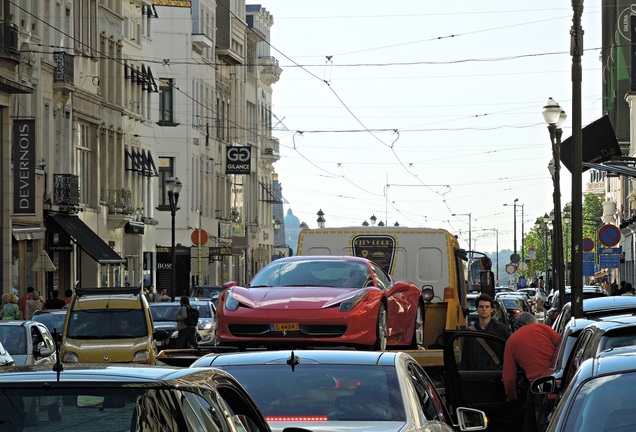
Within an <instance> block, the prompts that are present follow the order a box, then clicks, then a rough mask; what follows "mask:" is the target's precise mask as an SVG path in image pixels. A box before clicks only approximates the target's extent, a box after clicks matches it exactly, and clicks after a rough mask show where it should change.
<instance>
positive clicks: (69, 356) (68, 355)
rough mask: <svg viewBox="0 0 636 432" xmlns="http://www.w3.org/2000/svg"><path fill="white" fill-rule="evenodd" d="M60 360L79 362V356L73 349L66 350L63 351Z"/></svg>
mask: <svg viewBox="0 0 636 432" xmlns="http://www.w3.org/2000/svg"><path fill="white" fill-rule="evenodd" d="M62 362H64V363H79V356H78V355H77V354H76V353H74V352H73V351H66V352H65V353H64V357H63V358H62Z"/></svg>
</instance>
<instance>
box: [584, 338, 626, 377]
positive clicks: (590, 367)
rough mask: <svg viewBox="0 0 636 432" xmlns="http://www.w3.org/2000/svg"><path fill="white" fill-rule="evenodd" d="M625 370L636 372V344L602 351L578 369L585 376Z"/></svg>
mask: <svg viewBox="0 0 636 432" xmlns="http://www.w3.org/2000/svg"><path fill="white" fill-rule="evenodd" d="M623 372H636V345H632V346H626V347H620V348H614V349H611V350H606V351H602V352H600V353H599V354H597V355H596V357H594V358H591V359H587V360H585V361H584V362H583V363H582V364H581V367H580V368H579V370H578V374H580V375H582V376H584V377H594V376H601V375H608V374H617V373H623Z"/></svg>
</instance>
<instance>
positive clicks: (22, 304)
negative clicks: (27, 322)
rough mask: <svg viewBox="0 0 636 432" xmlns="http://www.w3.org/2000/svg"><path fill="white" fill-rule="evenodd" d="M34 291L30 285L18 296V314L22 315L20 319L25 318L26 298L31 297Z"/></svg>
mask: <svg viewBox="0 0 636 432" xmlns="http://www.w3.org/2000/svg"><path fill="white" fill-rule="evenodd" d="M34 291H35V288H33V287H32V286H30V287H27V290H26V294H24V295H23V296H22V297H20V302H19V303H18V306H19V307H20V316H21V317H22V319H26V304H27V300H30V299H31V296H32V295H33V292H34Z"/></svg>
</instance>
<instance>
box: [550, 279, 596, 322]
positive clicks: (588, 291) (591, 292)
mask: <svg viewBox="0 0 636 432" xmlns="http://www.w3.org/2000/svg"><path fill="white" fill-rule="evenodd" d="M605 296H607V292H605V290H604V289H603V288H601V287H599V286H596V285H586V286H584V287H583V299H584V300H585V299H588V298H596V297H605ZM571 300H572V291H571V289H570V287H569V286H568V287H565V301H564V302H563V304H561V300H560V296H559V293H552V294H551V295H550V296H548V303H549V304H550V309H549V310H547V311H546V312H545V316H544V318H543V322H544V323H546V324H547V325H552V324H553V323H554V321H555V320H556V318H557V317H558V316H559V314H560V313H561V308H562V307H563V305H564V304H566V303H570V301H571Z"/></svg>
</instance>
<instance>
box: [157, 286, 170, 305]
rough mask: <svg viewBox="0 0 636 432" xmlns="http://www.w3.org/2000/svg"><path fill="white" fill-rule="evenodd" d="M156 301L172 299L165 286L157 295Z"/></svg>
mask: <svg viewBox="0 0 636 432" xmlns="http://www.w3.org/2000/svg"><path fill="white" fill-rule="evenodd" d="M155 301H158V302H167V301H170V296H168V290H167V289H165V288H163V289H162V290H161V292H160V293H159V294H158V295H157V297H155Z"/></svg>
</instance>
